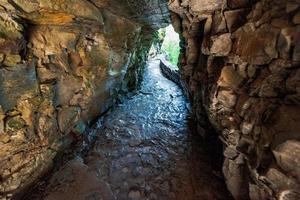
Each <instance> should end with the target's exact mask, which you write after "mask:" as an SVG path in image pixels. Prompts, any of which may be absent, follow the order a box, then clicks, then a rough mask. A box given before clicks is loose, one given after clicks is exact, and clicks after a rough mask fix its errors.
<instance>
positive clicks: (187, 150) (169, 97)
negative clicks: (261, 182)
mask: <svg viewBox="0 0 300 200" xmlns="http://www.w3.org/2000/svg"><path fill="white" fill-rule="evenodd" d="M159 62H160V61H159V60H154V61H150V62H149V64H148V66H147V67H146V71H145V74H144V80H143V83H142V87H141V91H140V92H139V93H138V94H136V95H135V96H133V97H131V98H130V99H127V100H125V101H124V102H123V103H122V104H120V105H118V106H117V107H116V108H115V109H113V111H111V112H110V113H109V114H107V116H106V117H105V118H104V121H103V122H101V123H102V124H103V125H102V126H101V128H98V129H94V130H92V131H95V132H96V134H97V139H96V142H95V145H94V147H93V149H92V150H91V152H90V153H89V156H87V158H86V159H85V164H83V163H81V164H78V163H80V162H78V161H72V162H71V164H70V163H69V165H67V166H65V167H63V169H62V170H61V171H60V172H58V173H56V174H55V175H54V176H53V177H52V178H51V181H50V184H49V186H48V188H47V189H46V190H45V191H46V193H47V194H44V196H46V199H47V200H54V199H55V200H59V199H72V200H74V199H88V200H92V199H95V200H96V199H118V200H127V199H159V200H163V199H168V200H170V199H178V200H201V199H202V200H213V199H218V200H219V199H220V200H221V199H224V200H228V199H231V198H230V197H229V196H228V193H227V190H226V189H225V188H226V186H225V184H224V183H223V181H222V178H221V172H220V171H214V169H213V167H212V165H213V162H215V160H214V159H215V158H214V157H212V154H209V153H208V152H207V149H206V148H205V145H204V144H201V139H200V137H199V136H197V134H193V133H192V131H191V130H189V127H188V124H189V123H188V116H189V112H188V104H187V101H186V98H185V96H184V95H183V93H182V91H181V90H180V88H179V87H178V86H177V85H176V84H175V83H173V82H171V81H169V80H168V79H166V78H164V77H163V76H162V74H161V72H160V68H159ZM83 168H84V169H85V170H84V169H83ZM72 174H73V175H72ZM218 174H219V175H220V176H218ZM95 176H97V177H99V178H100V179H101V181H100V182H99V180H95ZM107 185H109V186H107ZM110 189H111V190H112V192H111V191H110ZM112 193H113V194H112ZM39 198H41V197H39Z"/></svg>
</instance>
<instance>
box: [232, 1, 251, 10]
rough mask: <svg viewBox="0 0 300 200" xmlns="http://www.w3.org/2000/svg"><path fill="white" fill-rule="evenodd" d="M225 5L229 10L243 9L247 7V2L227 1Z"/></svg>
mask: <svg viewBox="0 0 300 200" xmlns="http://www.w3.org/2000/svg"><path fill="white" fill-rule="evenodd" d="M227 5H228V7H229V8H231V9H236V8H244V7H248V6H249V0H228V1H227Z"/></svg>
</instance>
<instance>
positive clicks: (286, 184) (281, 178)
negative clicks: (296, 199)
mask: <svg viewBox="0 0 300 200" xmlns="http://www.w3.org/2000/svg"><path fill="white" fill-rule="evenodd" d="M266 178H267V180H268V182H269V183H270V186H271V188H272V189H273V190H275V191H276V192H280V191H282V190H285V189H297V188H299V187H300V186H299V185H298V183H297V180H295V179H294V178H292V177H288V176H287V175H285V174H283V173H282V172H280V171H279V170H277V169H275V168H270V169H269V170H268V172H267V173H266Z"/></svg>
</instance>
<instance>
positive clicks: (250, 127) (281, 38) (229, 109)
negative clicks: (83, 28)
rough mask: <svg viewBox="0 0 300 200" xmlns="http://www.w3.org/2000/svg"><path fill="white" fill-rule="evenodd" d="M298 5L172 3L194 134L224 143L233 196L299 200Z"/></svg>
mask: <svg viewBox="0 0 300 200" xmlns="http://www.w3.org/2000/svg"><path fill="white" fill-rule="evenodd" d="M299 5H300V4H299V1H297V0H183V1H179V0H170V1H169V8H170V10H171V11H172V12H173V13H172V15H171V16H172V20H173V24H174V27H175V28H176V29H177V31H178V32H180V33H182V37H183V45H184V46H183V50H182V55H181V57H182V58H181V66H182V67H181V73H182V76H183V78H184V79H185V81H186V82H187V85H188V86H189V95H190V99H191V101H192V104H193V111H194V115H195V118H196V119H197V120H198V123H199V127H200V128H199V131H200V132H202V133H203V132H204V130H203V129H202V128H201V126H202V127H203V125H205V123H206V122H205V120H203V119H204V118H203V117H205V116H203V115H204V114H203V113H204V111H206V113H207V116H208V119H209V120H210V122H211V123H212V124H213V125H214V127H215V128H216V129H217V130H219V132H220V138H221V140H222V141H223V143H224V156H225V161H224V165H223V172H224V175H225V178H226V183H227V186H228V189H229V190H230V191H231V193H232V194H233V196H234V197H235V199H252V200H263V199H282V200H283V199H289V200H292V199H293V200H296V199H300V193H299V191H300V189H299V183H300V171H299V170H300V141H299V139H300V123H299V121H300V106H299V104H300V69H299V64H300V51H299V49H300V25H299V24H300V9H299Z"/></svg>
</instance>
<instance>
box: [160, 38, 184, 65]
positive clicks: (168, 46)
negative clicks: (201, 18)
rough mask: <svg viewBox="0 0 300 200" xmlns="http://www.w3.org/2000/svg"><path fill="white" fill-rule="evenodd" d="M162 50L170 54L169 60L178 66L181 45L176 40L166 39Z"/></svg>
mask: <svg viewBox="0 0 300 200" xmlns="http://www.w3.org/2000/svg"><path fill="white" fill-rule="evenodd" d="M162 52H164V53H165V54H167V55H168V57H169V61H170V62H171V63H172V64H173V65H175V66H177V63H178V58H179V53H180V47H179V44H178V43H176V42H174V41H165V42H164V43H163V45H162Z"/></svg>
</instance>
